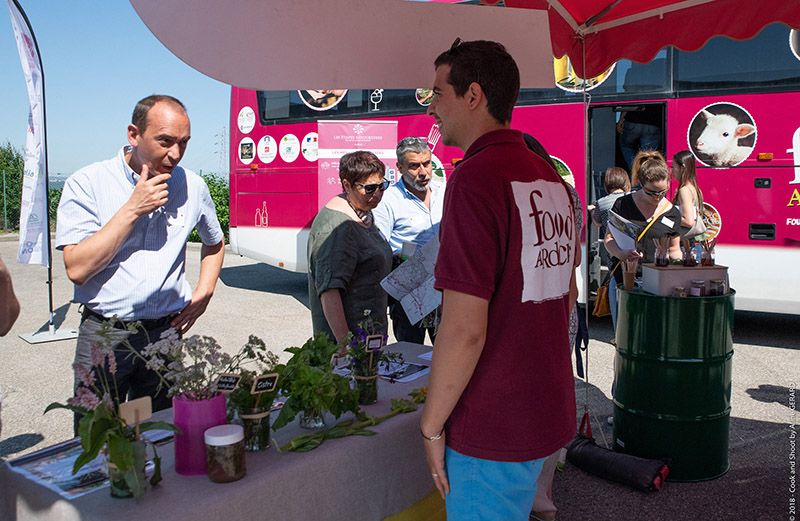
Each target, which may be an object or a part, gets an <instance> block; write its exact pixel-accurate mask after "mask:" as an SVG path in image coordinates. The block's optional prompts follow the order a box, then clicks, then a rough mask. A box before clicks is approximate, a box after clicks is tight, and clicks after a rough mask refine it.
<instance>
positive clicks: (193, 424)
mask: <svg viewBox="0 0 800 521" xmlns="http://www.w3.org/2000/svg"><path fill="white" fill-rule="evenodd" d="M172 412H173V422H174V423H175V426H176V427H178V428H179V429H180V430H181V432H182V433H183V434H175V472H177V473H178V474H183V475H184V476H199V475H205V473H206V444H205V439H204V438H203V435H204V434H205V432H206V429H209V428H211V427H216V426H217V425H224V424H226V423H227V422H228V419H227V416H226V412H225V395H224V394H222V393H220V394H218V395H217V396H215V397H214V398H211V399H210V400H198V401H192V400H189V399H187V398H186V397H184V396H176V397H174V398H172Z"/></svg>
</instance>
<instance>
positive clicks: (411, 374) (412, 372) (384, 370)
mask: <svg viewBox="0 0 800 521" xmlns="http://www.w3.org/2000/svg"><path fill="white" fill-rule="evenodd" d="M430 372H431V368H430V366H427V365H422V364H412V363H408V362H402V363H398V362H392V363H390V364H389V365H388V367H386V366H381V369H380V370H379V374H380V375H381V376H382V377H383V378H386V379H389V380H394V381H395V382H401V383H405V382H410V381H412V380H416V379H417V378H419V377H421V376H425V375H426V374H428V373H430Z"/></svg>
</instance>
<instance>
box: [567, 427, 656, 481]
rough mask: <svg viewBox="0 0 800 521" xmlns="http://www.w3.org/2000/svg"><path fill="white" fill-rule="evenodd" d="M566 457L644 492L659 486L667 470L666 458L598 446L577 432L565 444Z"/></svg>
mask: <svg viewBox="0 0 800 521" xmlns="http://www.w3.org/2000/svg"><path fill="white" fill-rule="evenodd" d="M567 459H568V460H569V462H570V463H572V464H573V465H575V466H576V467H578V468H579V469H581V470H584V471H586V472H589V473H590V474H595V475H596V476H600V477H601V478H605V479H610V480H612V481H617V482H619V483H622V484H625V485H628V486H631V487H633V488H636V489H638V490H641V491H643V492H655V491H657V490H659V489H660V488H661V485H662V484H663V483H664V480H665V479H666V478H667V474H669V467H668V464H669V460H668V459H659V460H653V459H646V458H640V457H638V456H631V455H630V454H622V453H620V452H614V451H612V450H608V449H605V448H603V447H598V446H597V444H596V443H595V442H594V439H592V438H589V437H586V436H584V435H582V434H580V433H578V434H576V435H575V438H573V440H572V441H571V442H570V444H569V445H568V446H567Z"/></svg>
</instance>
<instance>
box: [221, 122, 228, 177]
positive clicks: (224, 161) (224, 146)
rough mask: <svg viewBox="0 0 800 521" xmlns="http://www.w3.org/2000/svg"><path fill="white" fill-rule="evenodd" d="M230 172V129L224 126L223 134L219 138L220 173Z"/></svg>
mask: <svg viewBox="0 0 800 521" xmlns="http://www.w3.org/2000/svg"><path fill="white" fill-rule="evenodd" d="M225 172H228V129H227V127H222V134H220V139H219V173H220V175H223V173H225Z"/></svg>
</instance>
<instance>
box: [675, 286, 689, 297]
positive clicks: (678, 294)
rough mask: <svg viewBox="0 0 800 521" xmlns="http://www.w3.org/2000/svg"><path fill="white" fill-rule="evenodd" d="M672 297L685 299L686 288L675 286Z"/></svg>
mask: <svg viewBox="0 0 800 521" xmlns="http://www.w3.org/2000/svg"><path fill="white" fill-rule="evenodd" d="M672 296H673V297H685V296H686V288H684V287H683V286H675V287H674V288H672Z"/></svg>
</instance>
